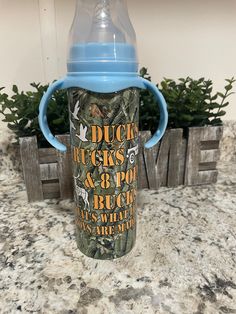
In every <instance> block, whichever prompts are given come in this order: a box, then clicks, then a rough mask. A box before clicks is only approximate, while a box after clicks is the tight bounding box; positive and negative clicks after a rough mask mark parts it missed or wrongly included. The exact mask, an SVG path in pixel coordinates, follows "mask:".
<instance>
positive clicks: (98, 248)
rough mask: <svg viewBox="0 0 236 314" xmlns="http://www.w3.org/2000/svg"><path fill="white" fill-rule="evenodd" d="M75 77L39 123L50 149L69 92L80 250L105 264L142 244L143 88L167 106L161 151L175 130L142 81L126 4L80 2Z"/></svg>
mask: <svg viewBox="0 0 236 314" xmlns="http://www.w3.org/2000/svg"><path fill="white" fill-rule="evenodd" d="M67 67H68V74H67V76H66V77H65V78H63V79H61V80H59V81H57V82H55V83H53V84H52V85H51V86H50V87H49V89H48V91H47V92H46V93H45V95H44V97H43V98H42V100H41V103H40V110H39V111H40V113H39V122H40V127H41V129H42V132H43V134H44V136H45V137H46V139H47V140H48V141H49V143H51V144H52V146H54V147H55V148H57V149H58V150H60V151H65V150H66V147H65V146H64V145H63V144H62V143H59V142H58V141H57V139H56V138H55V137H54V136H53V135H52V134H51V132H50V130H49V128H48V124H47V118H46V110H47V105H48V101H49V99H50V97H51V96H52V94H53V92H54V91H55V90H56V89H63V88H64V89H68V100H69V113H70V134H71V152H72V167H73V179H74V198H75V205H76V206H75V217H76V219H75V223H76V231H77V244H78V248H79V249H80V250H81V252H83V253H84V254H85V255H87V256H89V257H92V258H97V259H114V258H118V257H121V256H123V255H125V254H127V253H128V252H129V251H130V250H131V249H132V248H133V246H134V244H135V239H136V226H137V223H136V220H137V208H136V198H137V178H138V167H137V156H138V152H139V140H138V139H139V137H138V134H139V133H138V131H139V130H138V124H139V89H141V88H145V89H149V90H150V91H151V92H152V93H153V94H154V96H155V99H156V101H157V104H158V105H159V108H160V121H159V126H158V129H157V131H156V133H155V134H154V135H153V137H152V138H151V139H150V140H149V141H148V142H147V143H146V145H145V146H146V148H150V147H152V146H153V145H155V144H156V143H157V142H158V141H159V140H160V139H161V137H162V136H163V134H164V132H165V129H166V125H167V110H166V103H165V100H164V98H163V96H162V95H161V93H160V92H159V90H158V89H157V88H156V86H155V85H153V84H152V83H151V82H149V81H147V80H145V79H143V78H141V77H139V76H138V61H137V56H136V45H135V33H134V30H133V28H132V25H131V23H130V20H129V17H128V11H127V6H126V4H125V2H124V1H121V0H86V1H84V0H78V1H77V9H76V14H75V18H74V22H73V25H72V28H71V35H70V49H69V55H68V63H67Z"/></svg>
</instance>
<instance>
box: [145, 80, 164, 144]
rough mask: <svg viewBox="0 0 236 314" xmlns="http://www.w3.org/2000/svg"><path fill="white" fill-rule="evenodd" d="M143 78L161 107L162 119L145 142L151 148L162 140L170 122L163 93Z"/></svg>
mask: <svg viewBox="0 0 236 314" xmlns="http://www.w3.org/2000/svg"><path fill="white" fill-rule="evenodd" d="M142 80H143V84H144V85H145V87H146V88H147V89H148V90H150V91H151V92H152V93H153V94H154V97H155V100H156V101H157V103H158V106H159V109H160V121H159V126H158V129H157V130H156V132H155V133H154V135H153V137H152V138H151V139H150V140H149V141H148V142H147V143H146V144H145V148H151V147H153V146H154V145H156V144H157V143H158V142H159V141H160V139H161V138H162V136H163V135H164V133H165V130H166V127H167V123H168V112H167V104H166V101H165V99H164V97H163V95H162V93H161V92H160V91H159V89H158V88H157V87H156V86H155V85H154V84H153V83H151V82H150V81H148V80H145V79H142Z"/></svg>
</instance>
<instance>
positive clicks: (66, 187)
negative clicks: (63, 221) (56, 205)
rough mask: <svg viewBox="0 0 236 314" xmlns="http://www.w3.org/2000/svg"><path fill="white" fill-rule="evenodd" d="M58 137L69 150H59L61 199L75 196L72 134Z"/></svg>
mask: <svg viewBox="0 0 236 314" xmlns="http://www.w3.org/2000/svg"><path fill="white" fill-rule="evenodd" d="M56 137H57V139H58V140H59V141H60V142H62V143H63V144H64V145H66V147H67V151H66V152H65V153H62V152H59V151H57V160H58V177H59V185H60V197H61V199H67V198H73V180H72V161H71V147H70V136H69V135H58V136H56Z"/></svg>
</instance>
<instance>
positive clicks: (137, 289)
mask: <svg viewBox="0 0 236 314" xmlns="http://www.w3.org/2000/svg"><path fill="white" fill-rule="evenodd" d="M230 128H231V130H230ZM230 128H229V127H228V128H226V130H225V133H224V134H225V135H224V140H223V141H222V157H221V162H220V169H219V170H220V174H219V181H218V183H217V184H215V185H205V186H198V187H182V186H180V187H177V188H175V189H168V188H161V189H159V190H158V191H147V190H144V191H142V192H140V193H139V206H138V237H137V240H136V245H135V248H134V249H133V250H132V251H131V253H129V254H128V255H126V256H125V257H122V258H120V259H117V260H114V261H99V260H93V259H91V258H88V257H86V256H84V255H83V254H82V253H80V251H78V249H77V247H76V242H75V236H74V215H73V202H72V201H58V200H47V201H45V202H38V203H34V204H28V203H27V200H26V191H25V186H24V183H23V180H22V177H21V174H20V173H19V172H18V171H17V169H16V168H17V163H16V160H18V158H19V156H16V155H15V154H14V153H13V152H10V151H11V146H9V141H10V140H11V135H9V134H8V133H7V132H5V133H4V131H0V132H1V134H0V138H1V143H0V150H1V158H0V171H1V172H0V184H1V188H0V208H1V211H0V313H7V314H9V313H63V314H64V313H65V314H66V313H68V314H73V313H79V314H87V313H88V314H90V313H93V314H96V313H102V314H103V313H104V314H106V313H122V314H123V313H125V314H126V313H127V314H128V313H135V314H139V313H140V314H145V313H148V314H152V313H158V314H159V313H160V314H166V313H171V314H172V313H175V314H185V313H186V314H216V313H222V314H223V313H236V271H235V269H236V268H235V267H236V193H235V192H236V172H235V170H236V158H235V155H234V154H235V150H234V149H235V148H234V147H233V146H232V143H231V144H230V142H229V141H230V139H231V142H232V134H234V136H235V133H236V132H235V130H236V128H235V127H234V128H232V127H230ZM235 138H236V136H235ZM234 144H235V142H234ZM227 148H228V149H230V151H231V157H229V153H228V151H227ZM232 152H233V153H232ZM232 154H233V156H232Z"/></svg>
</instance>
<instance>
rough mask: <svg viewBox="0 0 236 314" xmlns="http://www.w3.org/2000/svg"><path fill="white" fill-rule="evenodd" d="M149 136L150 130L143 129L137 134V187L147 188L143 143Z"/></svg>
mask: <svg viewBox="0 0 236 314" xmlns="http://www.w3.org/2000/svg"><path fill="white" fill-rule="evenodd" d="M150 137H151V132H150V131H143V132H140V134H139V154H138V189H148V188H149V185H148V178H147V169H146V165H145V156H144V148H143V147H144V143H146V142H147V141H148V140H149V139H150Z"/></svg>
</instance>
